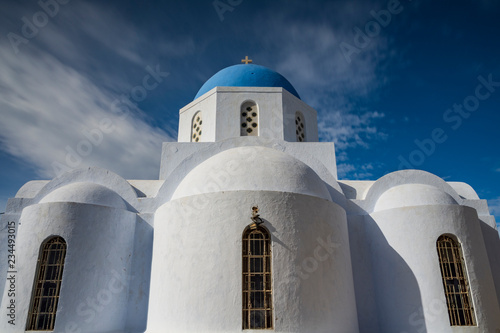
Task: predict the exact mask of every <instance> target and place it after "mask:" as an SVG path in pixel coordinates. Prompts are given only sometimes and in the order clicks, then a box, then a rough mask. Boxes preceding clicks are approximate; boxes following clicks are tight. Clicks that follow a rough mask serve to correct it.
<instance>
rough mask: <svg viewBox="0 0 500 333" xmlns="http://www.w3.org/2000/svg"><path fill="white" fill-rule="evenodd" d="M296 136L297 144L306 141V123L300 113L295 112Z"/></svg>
mask: <svg viewBox="0 0 500 333" xmlns="http://www.w3.org/2000/svg"><path fill="white" fill-rule="evenodd" d="M295 134H296V137H297V142H303V141H306V122H305V119H304V115H303V114H302V113H301V112H300V111H297V112H295Z"/></svg>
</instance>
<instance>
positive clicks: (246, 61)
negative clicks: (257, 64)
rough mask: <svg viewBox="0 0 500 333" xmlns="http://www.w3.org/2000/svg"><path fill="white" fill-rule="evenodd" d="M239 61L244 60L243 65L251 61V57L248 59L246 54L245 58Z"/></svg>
mask: <svg viewBox="0 0 500 333" xmlns="http://www.w3.org/2000/svg"><path fill="white" fill-rule="evenodd" d="M241 62H244V63H245V65H248V63H251V62H252V59H248V56H245V59H241Z"/></svg>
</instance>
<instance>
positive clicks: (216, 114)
mask: <svg viewBox="0 0 500 333" xmlns="http://www.w3.org/2000/svg"><path fill="white" fill-rule="evenodd" d="M247 101H254V102H255V103H256V104H257V106H258V109H259V127H258V129H259V136H261V137H265V138H273V139H281V140H285V141H290V142H295V141H296V137H295V112H296V111H301V112H302V114H303V115H304V117H305V121H306V138H307V141H309V142H317V141H318V125H317V115H316V111H315V110H314V109H313V108H311V107H310V106H308V105H307V104H305V103H304V102H302V101H301V100H300V99H298V98H297V97H295V96H293V95H292V94H290V93H289V92H288V91H286V90H285V89H283V88H266V87H216V88H214V89H212V90H211V91H209V92H207V93H206V94H204V95H203V96H201V97H199V98H198V99H196V100H195V101H193V102H191V103H189V104H188V105H186V106H185V107H184V108H182V109H181V110H180V115H179V136H178V141H179V142H190V141H191V126H192V118H193V116H194V115H195V113H196V112H198V111H201V112H202V114H203V128H202V132H203V133H202V137H201V140H200V142H214V141H221V140H225V139H228V138H232V137H239V136H240V125H241V124H240V110H241V105H242V104H243V103H245V102H247Z"/></svg>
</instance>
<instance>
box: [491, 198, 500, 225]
mask: <svg viewBox="0 0 500 333" xmlns="http://www.w3.org/2000/svg"><path fill="white" fill-rule="evenodd" d="M488 207H489V208H490V213H491V214H492V215H495V216H497V217H499V218H500V197H497V198H495V199H490V200H488ZM497 222H500V220H499V221H497Z"/></svg>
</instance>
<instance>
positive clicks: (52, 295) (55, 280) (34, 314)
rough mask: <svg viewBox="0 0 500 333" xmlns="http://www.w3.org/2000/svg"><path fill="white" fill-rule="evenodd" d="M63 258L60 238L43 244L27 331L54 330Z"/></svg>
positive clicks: (63, 248) (63, 253) (63, 247)
mask: <svg viewBox="0 0 500 333" xmlns="http://www.w3.org/2000/svg"><path fill="white" fill-rule="evenodd" d="M65 256H66V242H65V241H64V239H62V238H61V237H54V238H51V239H49V240H48V241H46V242H45V243H44V244H43V246H42V249H41V252H40V254H39V257H38V268H37V273H36V280H35V282H34V283H33V291H32V296H31V305H30V310H29V314H28V322H27V323H26V330H27V331H32V330H41V331H52V330H54V324H55V319H56V312H57V303H58V301H59V290H60V287H61V279H62V272H63V267H64V257H65Z"/></svg>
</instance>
